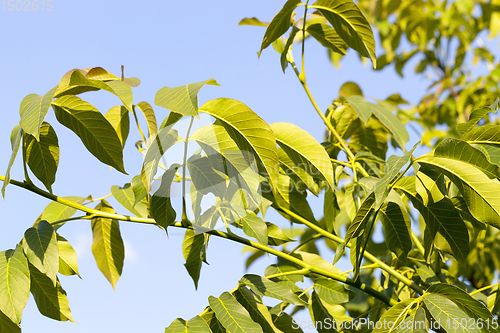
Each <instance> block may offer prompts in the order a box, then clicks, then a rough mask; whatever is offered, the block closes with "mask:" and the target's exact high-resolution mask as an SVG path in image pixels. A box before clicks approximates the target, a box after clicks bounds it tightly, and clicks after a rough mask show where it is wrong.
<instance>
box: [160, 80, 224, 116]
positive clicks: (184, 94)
mask: <svg viewBox="0 0 500 333" xmlns="http://www.w3.org/2000/svg"><path fill="white" fill-rule="evenodd" d="M205 84H210V85H214V86H218V85H219V84H218V83H217V82H216V81H215V80H214V79H210V80H206V81H202V82H197V83H191V84H187V85H184V86H180V87H175V88H169V87H163V88H161V89H160V90H158V92H157V93H156V96H155V104H156V105H158V106H161V107H162V108H165V109H167V110H170V111H172V112H175V113H178V114H181V115H185V116H197V115H198V92H199V91H200V90H201V88H203V86H204V85H205Z"/></svg>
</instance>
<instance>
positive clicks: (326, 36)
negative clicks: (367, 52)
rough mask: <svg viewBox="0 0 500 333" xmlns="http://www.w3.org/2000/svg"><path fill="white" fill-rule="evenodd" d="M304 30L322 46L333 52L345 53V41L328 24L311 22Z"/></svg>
mask: <svg viewBox="0 0 500 333" xmlns="http://www.w3.org/2000/svg"><path fill="white" fill-rule="evenodd" d="M306 31H307V32H308V33H309V34H310V35H311V36H313V37H314V39H316V40H317V41H318V42H320V44H321V45H323V46H324V47H326V48H329V49H330V50H332V51H333V52H336V53H339V54H342V55H346V51H347V45H346V43H345V42H344V41H343V40H342V38H340V36H339V35H338V33H337V32H336V31H335V29H332V27H330V26H329V25H326V24H323V23H315V24H311V25H310V26H308V27H307V29H306Z"/></svg>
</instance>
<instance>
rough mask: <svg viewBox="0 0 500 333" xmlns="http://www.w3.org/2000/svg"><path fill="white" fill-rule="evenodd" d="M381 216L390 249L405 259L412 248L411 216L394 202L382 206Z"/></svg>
mask: <svg viewBox="0 0 500 333" xmlns="http://www.w3.org/2000/svg"><path fill="white" fill-rule="evenodd" d="M379 216H380V220H381V221H382V226H383V228H384V236H385V241H386V242H387V246H388V247H389V250H391V251H392V252H394V253H395V254H396V255H397V256H398V258H400V259H401V260H402V261H404V260H405V259H406V256H407V255H408V252H410V250H411V248H412V241H411V237H410V231H411V221H410V217H409V216H408V214H407V213H406V212H405V210H404V209H403V208H402V207H401V206H399V205H398V204H396V203H393V202H389V203H387V204H385V205H384V206H382V208H381V209H380V211H379Z"/></svg>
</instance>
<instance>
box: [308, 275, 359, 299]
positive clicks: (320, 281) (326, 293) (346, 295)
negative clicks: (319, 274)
mask: <svg viewBox="0 0 500 333" xmlns="http://www.w3.org/2000/svg"><path fill="white" fill-rule="evenodd" d="M314 290H315V291H316V293H317V294H318V296H319V297H320V298H321V299H322V300H323V301H325V302H327V303H329V304H342V303H346V302H349V301H350V299H351V295H350V292H349V290H346V288H345V287H344V285H343V284H341V283H340V282H337V281H334V280H330V279H326V278H317V279H315V280H314Z"/></svg>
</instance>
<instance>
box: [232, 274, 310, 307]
mask: <svg viewBox="0 0 500 333" xmlns="http://www.w3.org/2000/svg"><path fill="white" fill-rule="evenodd" d="M240 284H243V285H247V286H249V287H250V289H252V291H253V292H254V293H256V294H257V295H259V296H267V297H272V298H275V299H279V300H281V301H285V302H288V303H291V304H294V305H305V303H304V301H303V300H301V299H300V298H299V297H297V295H295V294H294V293H293V292H292V291H291V290H290V289H288V288H287V287H286V286H285V285H284V284H281V283H279V282H273V281H271V280H269V279H266V278H264V277H261V276H258V275H255V274H246V275H244V276H243V277H242V278H241V280H240Z"/></svg>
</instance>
